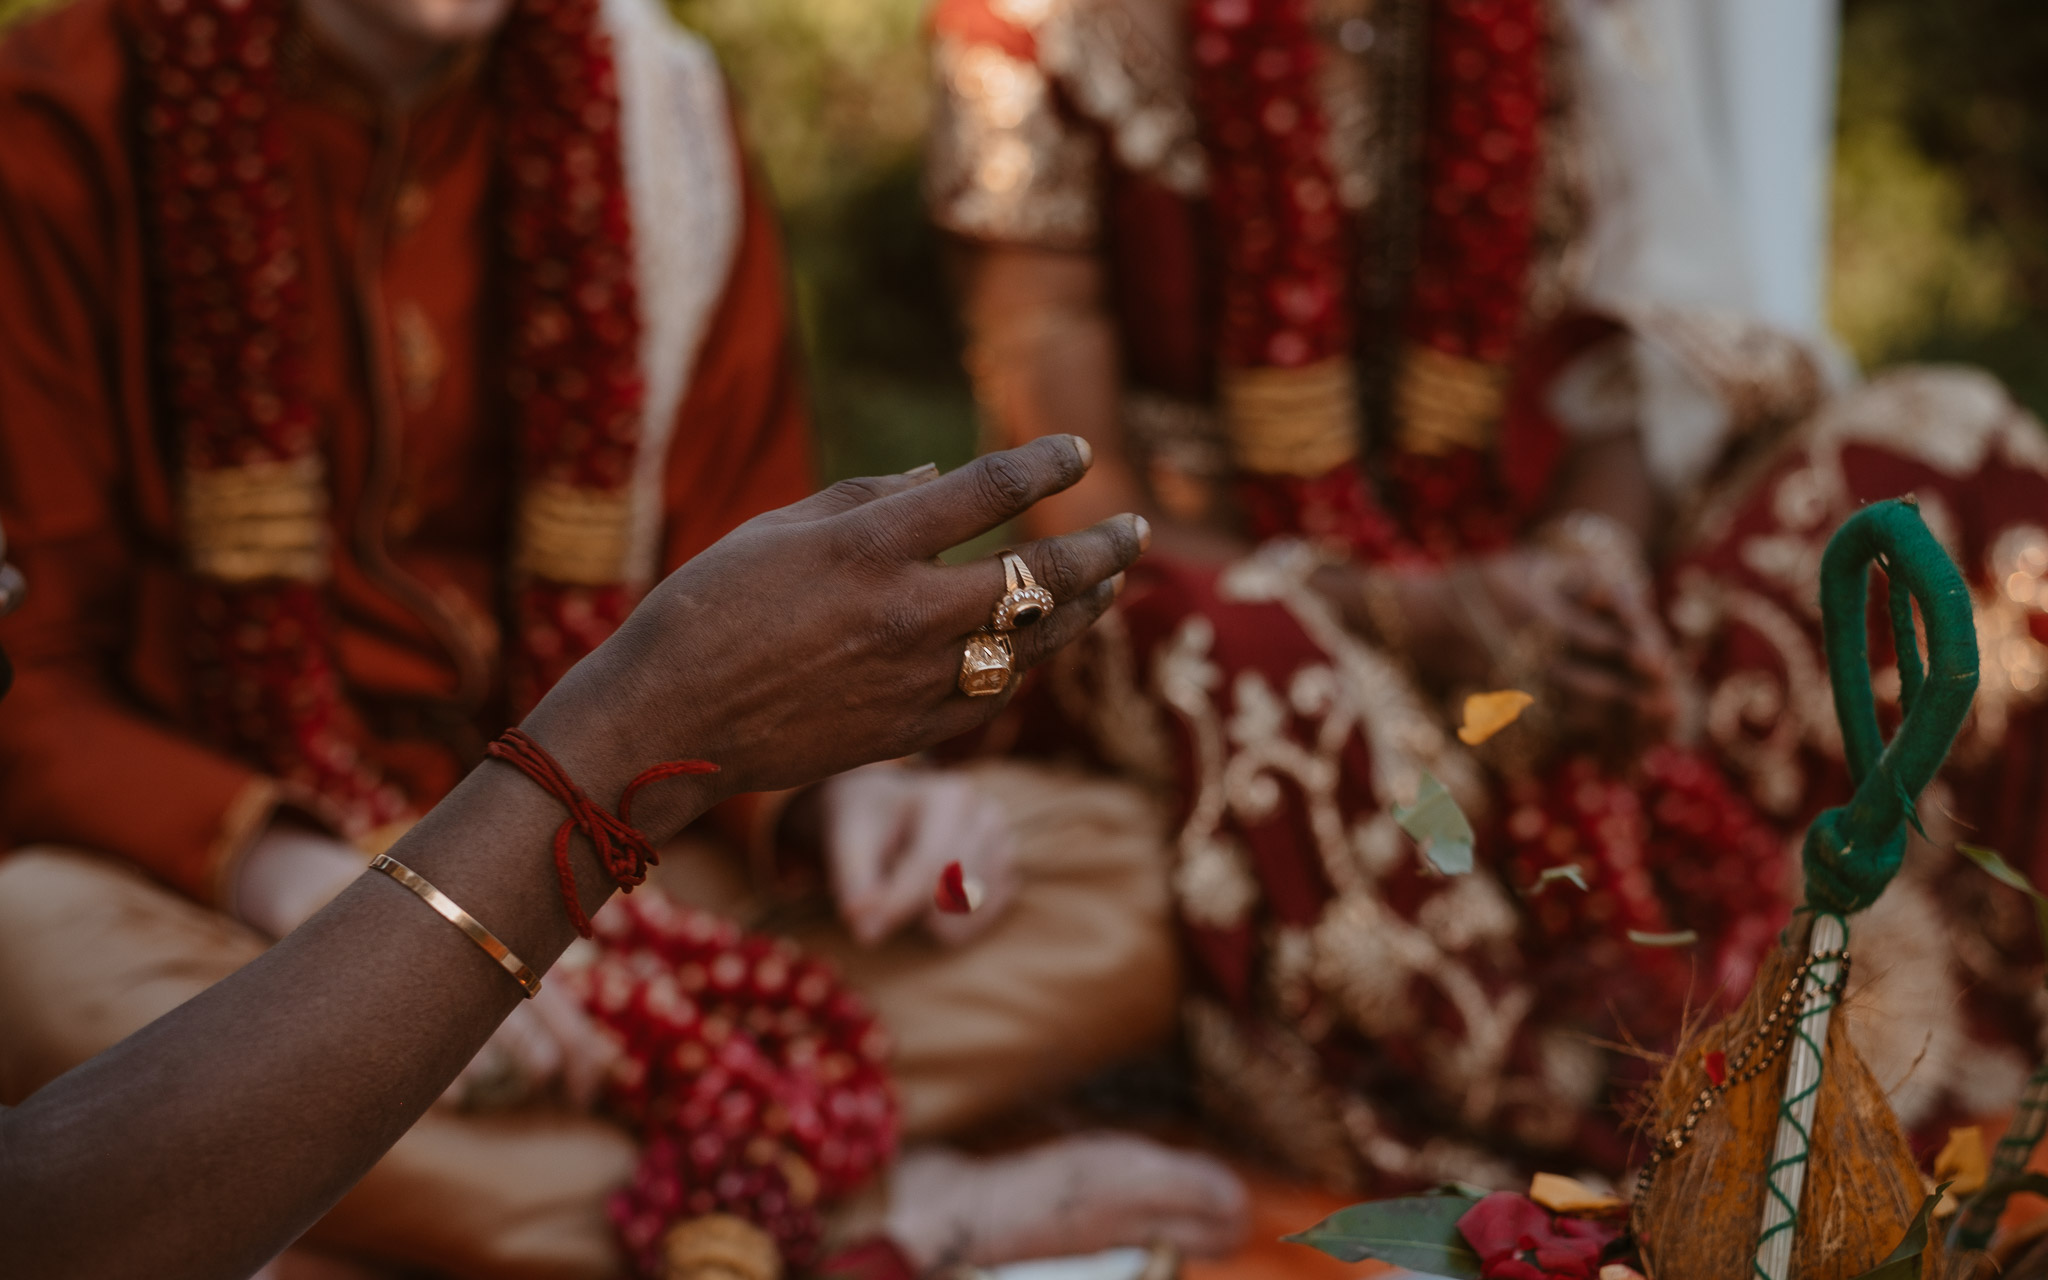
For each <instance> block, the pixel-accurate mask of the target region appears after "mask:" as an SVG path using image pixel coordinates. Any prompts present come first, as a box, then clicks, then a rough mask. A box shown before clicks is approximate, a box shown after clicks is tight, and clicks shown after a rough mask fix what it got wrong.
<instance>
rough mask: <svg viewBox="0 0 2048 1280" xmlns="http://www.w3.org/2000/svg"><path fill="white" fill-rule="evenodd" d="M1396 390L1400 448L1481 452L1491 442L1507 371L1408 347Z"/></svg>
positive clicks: (1439, 451)
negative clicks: (1477, 450) (1472, 450)
mask: <svg viewBox="0 0 2048 1280" xmlns="http://www.w3.org/2000/svg"><path fill="white" fill-rule="evenodd" d="M1394 394H1395V398H1396V402H1397V403H1396V406H1395V411H1396V413H1397V415H1398V417H1399V420H1400V423H1401V426H1400V435H1401V448H1402V449H1404V450H1406V451H1407V452H1409V453H1420V454H1431V455H1434V454H1443V453H1449V452H1451V451H1452V450H1453V449H1481V450H1484V449H1487V448H1490V447H1491V446H1492V444H1493V434H1494V427H1495V425H1496V423H1497V422H1498V421H1499V419H1500V411H1501V405H1502V404H1503V403H1504V402H1505V400H1506V398H1507V370H1505V369H1503V368H1502V367H1500V366H1499V365H1491V364H1486V363H1483V362H1482V361H1478V360H1467V359H1465V358H1464V357H1463V356H1454V355H1447V354H1445V353H1444V352H1441V351H1438V350H1436V349H1435V348H1433V347H1425V346H1421V345H1419V344H1418V345H1412V346H1410V347H1408V348H1407V350H1405V351H1404V352H1403V353H1402V359H1401V371H1400V374H1399V375H1398V382H1397V384H1396V387H1395V392H1394Z"/></svg>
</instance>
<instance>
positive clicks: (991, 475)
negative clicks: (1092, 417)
mask: <svg viewBox="0 0 2048 1280" xmlns="http://www.w3.org/2000/svg"><path fill="white" fill-rule="evenodd" d="M1093 460H1094V453H1093V451H1092V450H1090V449H1089V447H1088V442H1087V441H1086V440H1083V439H1082V438H1081V437H1079V436H1043V437H1040V438H1039V439H1037V440H1033V441H1031V442H1030V443H1029V444H1025V445H1020V446H1019V447H1017V448H1015V449H1004V450H1002V451H1000V452H997V453H985V454H983V455H982V456H981V457H979V458H976V459H975V460H974V461H972V462H970V463H968V464H967V465H966V466H964V467H961V468H960V469H958V470H957V471H952V472H948V473H947V474H946V475H943V476H941V477H939V478H938V479H936V480H929V481H926V482H925V483H924V484H921V485H919V486H917V487H916V488H914V489H911V490H909V491H907V492H904V493H897V494H893V495H891V496H889V497H887V498H882V499H879V500H877V501H874V502H870V503H868V504H866V505H865V506H862V507H860V508H858V509H856V510H854V511H852V512H849V513H848V515H847V517H846V518H847V519H849V520H852V521H856V522H861V523H865V524H867V525H868V526H869V532H870V533H871V534H872V535H873V538H874V541H875V543H876V544H877V545H882V546H887V547H890V548H891V549H892V550H896V551H900V552H901V553H902V554H903V555H904V556H905V557H906V558H909V559H915V560H929V559H930V558H932V557H933V556H935V555H938V554H939V553H940V552H942V551H948V550H951V549H952V548H954V547H957V546H959V545H960V544H961V543H963V542H967V541H969V540H971V539H974V538H978V537H980V536H981V535H982V534H984V533H987V532H988V531H989V530H991V529H993V528H995V527H996V526H998V525H1001V524H1004V523H1006V522H1008V521H1010V520H1014V519H1015V518H1017V517H1018V516H1020V515H1022V514H1024V512H1025V511H1027V510H1029V509H1030V508H1031V506H1032V504H1033V503H1035V502H1037V501H1038V500H1039V499H1041V498H1045V497H1049V496H1051V495H1052V494H1055V493H1058V492H1059V491H1060V490H1062V489H1065V488H1068V487H1070V486H1071V485H1073V484H1074V482H1075V481H1077V480H1079V479H1080V478H1081V477H1082V476H1084V475H1086V474H1087V473H1088V464H1089V463H1090V462H1092V461H1093Z"/></svg>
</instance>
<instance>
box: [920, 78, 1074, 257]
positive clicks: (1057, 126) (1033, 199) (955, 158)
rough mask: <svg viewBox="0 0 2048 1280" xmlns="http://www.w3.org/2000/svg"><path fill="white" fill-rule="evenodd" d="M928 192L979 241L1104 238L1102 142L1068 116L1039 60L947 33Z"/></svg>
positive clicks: (938, 215)
mask: <svg viewBox="0 0 2048 1280" xmlns="http://www.w3.org/2000/svg"><path fill="white" fill-rule="evenodd" d="M932 67H933V74H934V77H935V79H936V84H935V85H934V94H933V108H932V111H933V122H932V129H931V131H930V145H929V147H928V151H927V155H926V157H925V194H926V198H927V200H928V201H929V203H930V205H931V209H932V216H933V220H934V221H936V222H937V223H938V224H939V225H940V226H941V227H944V228H945V229H946V230H948V231H951V232H954V233H955V234H957V235H964V236H968V237H971V238H974V239H980V240H995V241H1002V242H1006V243H1024V244H1036V245H1041V246H1044V247H1047V248H1075V249H1078V248H1086V247H1087V246H1089V245H1091V244H1093V243H1094V241H1095V236H1096V231H1097V227H1098V223H1099V220H1100V210H1099V209H1098V207H1097V202H1098V196H1097V186H1098V182H1099V174H1098V166H1099V164H1100V154H1099V152H1100V148H1099V147H1098V145H1097V143H1096V140H1095V136H1094V135H1093V134H1092V133H1090V132H1088V131H1087V130H1085V129H1081V128H1078V127H1076V126H1074V125H1072V124H1070V123H1069V122H1068V121H1066V120H1064V119H1062V118H1061V115H1060V110H1059V107H1058V105H1057V104H1056V103H1055V101H1054V99H1053V93H1052V86H1051V85H1050V84H1049V83H1048V82H1047V80H1046V78H1045V74H1044V73H1043V72H1041V71H1040V70H1039V69H1038V67H1037V66H1036V65H1034V64H1033V63H1031V62H1028V61H1025V60H1023V59H1020V58H1013V57H1011V56H1010V55H1008V54H1006V53H1004V52H1003V51H1002V50H1000V49H997V48H994V47H991V46H988V45H982V44H973V43H968V42H965V41H960V40H956V39H941V40H940V41H939V42H938V43H937V45H936V46H935V47H934V49H933V51H932Z"/></svg>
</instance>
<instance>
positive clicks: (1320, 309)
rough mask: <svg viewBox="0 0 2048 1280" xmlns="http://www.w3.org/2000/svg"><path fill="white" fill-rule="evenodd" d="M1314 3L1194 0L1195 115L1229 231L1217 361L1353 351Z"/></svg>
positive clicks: (1234, 363) (1237, 364) (1247, 364)
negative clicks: (1319, 87) (1312, 22)
mask: <svg viewBox="0 0 2048 1280" xmlns="http://www.w3.org/2000/svg"><path fill="white" fill-rule="evenodd" d="M1308 7H1309V6H1308V0H1198V3H1196V4H1195V5H1194V6H1193V8H1192V9H1191V11H1190V14H1189V23H1190V27H1191V31H1190V35H1191V38H1192V40H1193V46H1192V47H1193V51H1194V63H1195V69H1196V70H1195V81H1194V100H1195V109H1196V111H1197V113H1198V114H1199V116H1200V119H1201V122H1202V125H1203V138H1202V140H1203V143H1204V145H1205V146H1206V147H1207V149H1208V153H1209V157H1210V164H1211V168H1212V180H1211V184H1210V191H1211V197H1210V198H1211V201H1212V203H1213V204H1214V205H1215V208H1216V216H1217V221H1218V224H1219V225H1220V226H1221V227H1222V228H1224V237H1223V245H1222V253H1223V321H1222V334H1221V337H1220V339H1219V341H1220V347H1219V356H1220V359H1221V361H1222V363H1223V364H1225V365H1226V366H1229V367H1233V368H1239V369H1244V368H1258V367H1264V366H1271V367H1276V368H1298V367H1300V366H1302V365H1307V364H1313V363H1315V362H1316V361H1318V360H1326V359H1329V358H1331V357H1333V356H1349V355H1350V353H1351V310H1350V294H1351V288H1350V285H1351V261H1350V260H1351V254H1350V247H1349V243H1348V219H1347V217H1346V215H1345V212H1344V209H1343V206H1341V205H1340V204H1339V203H1338V202H1337V181H1336V178H1335V175H1333V174H1332V173H1331V172H1330V162H1329V157H1328V156H1327V155H1326V154H1325V152H1324V143H1325V142H1326V140H1327V138H1328V130H1327V127H1326V126H1325V123H1324V120H1323V107H1322V103H1321V101H1320V100H1319V99H1318V98H1317V96H1316V93H1315V84H1316V76H1317V70H1318V65H1319V63H1320V62H1321V52H1320V50H1318V49H1317V47H1316V42H1315V37H1314V34H1313V33H1312V32H1311V30H1310V28H1309V15H1308Z"/></svg>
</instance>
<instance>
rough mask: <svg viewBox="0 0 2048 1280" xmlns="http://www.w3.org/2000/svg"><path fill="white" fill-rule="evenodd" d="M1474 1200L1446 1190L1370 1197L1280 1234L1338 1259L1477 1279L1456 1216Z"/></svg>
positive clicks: (1455, 1279)
mask: <svg viewBox="0 0 2048 1280" xmlns="http://www.w3.org/2000/svg"><path fill="white" fill-rule="evenodd" d="M1478 1203H1479V1197H1477V1196H1468V1195H1445V1194H1436V1195H1426V1196H1409V1197H1407V1198H1405V1199H1400V1200H1372V1201H1368V1202H1366V1203H1365V1204H1355V1205H1352V1206H1351V1207H1350V1208H1349V1209H1339V1210H1338V1211H1337V1212H1335V1213H1333V1214H1331V1215H1330V1216H1329V1217H1327V1218H1324V1219H1323V1220H1322V1221H1321V1222H1318V1223H1317V1224H1316V1225H1314V1226H1313V1227H1310V1228H1309V1229H1308V1230H1306V1231H1299V1232H1296V1233H1295V1234H1293V1235H1291V1236H1282V1237H1280V1238H1281V1239H1282V1240H1284V1241H1286V1242H1287V1243H1289V1244H1305V1245H1307V1246H1308V1247H1309V1248H1311V1249H1320V1250H1321V1251H1323V1252H1324V1253H1327V1254H1329V1255H1330V1256H1331V1257H1333V1258H1335V1259H1337V1260H1338V1261H1339V1262H1364V1261H1365V1260H1366V1259H1368V1258H1370V1259H1373V1260H1374V1261H1376V1262H1391V1263H1393V1264H1394V1265H1395V1266H1398V1267H1406V1268H1408V1269H1409V1270H1410V1271H1413V1272H1417V1273H1419V1274H1420V1275H1423V1276H1434V1277H1439V1278H1440V1280H1478V1276H1479V1255H1478V1254H1476V1253H1474V1252H1472V1249H1471V1247H1470V1246H1469V1245H1467V1244H1466V1243H1465V1237H1464V1236H1462V1235H1460V1234H1458V1219H1460V1218H1462V1217H1464V1216H1465V1213H1466V1211H1467V1210H1469V1209H1471V1207H1472V1206H1473V1205H1475V1204H1478Z"/></svg>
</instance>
